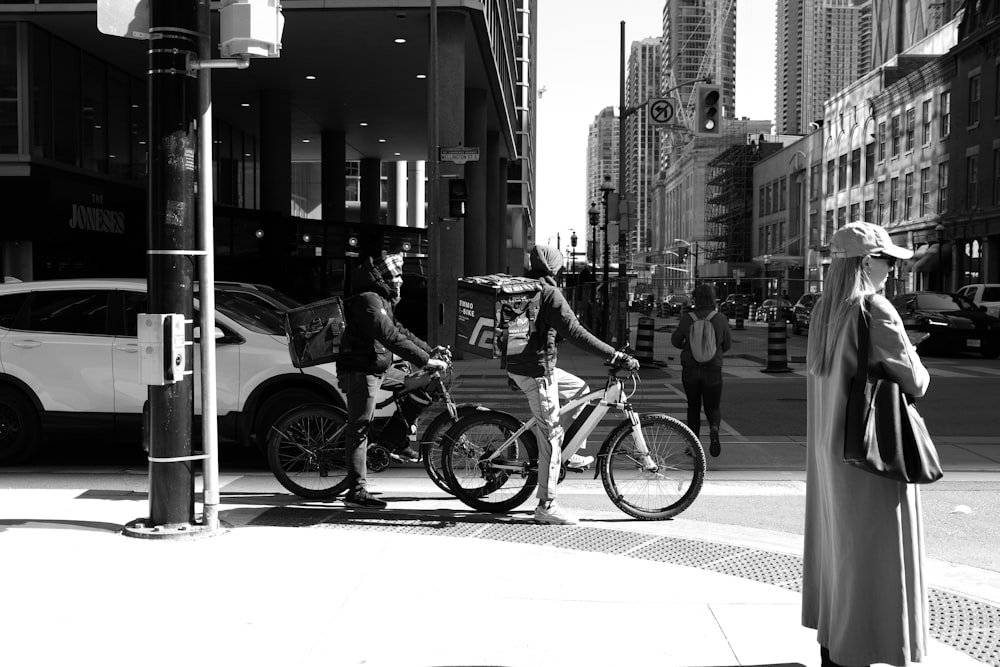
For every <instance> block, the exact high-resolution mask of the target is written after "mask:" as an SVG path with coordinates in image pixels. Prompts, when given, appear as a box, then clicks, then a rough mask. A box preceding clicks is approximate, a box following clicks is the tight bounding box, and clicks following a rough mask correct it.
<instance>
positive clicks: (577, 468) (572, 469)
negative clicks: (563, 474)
mask: <svg viewBox="0 0 1000 667" xmlns="http://www.w3.org/2000/svg"><path fill="white" fill-rule="evenodd" d="M588 468H590V466H589V465H586V466H566V471H567V472H583V471H585V470H587V469H588Z"/></svg>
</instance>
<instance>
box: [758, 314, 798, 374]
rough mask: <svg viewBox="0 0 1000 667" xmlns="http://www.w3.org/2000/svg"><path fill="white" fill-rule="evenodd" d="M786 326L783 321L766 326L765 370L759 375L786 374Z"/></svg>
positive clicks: (769, 323)
mask: <svg viewBox="0 0 1000 667" xmlns="http://www.w3.org/2000/svg"><path fill="white" fill-rule="evenodd" d="M787 346H788V326H787V325H786V324H785V322H784V320H781V321H778V322H768V324H767V368H762V369H760V372H761V373H788V372H790V371H791V370H792V369H791V368H789V367H788V349H787Z"/></svg>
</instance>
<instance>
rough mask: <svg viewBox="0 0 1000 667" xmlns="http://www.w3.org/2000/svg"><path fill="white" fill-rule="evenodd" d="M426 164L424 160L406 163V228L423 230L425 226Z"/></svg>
mask: <svg viewBox="0 0 1000 667" xmlns="http://www.w3.org/2000/svg"><path fill="white" fill-rule="evenodd" d="M426 164H427V163H426V162H425V161H424V160H414V161H412V162H407V163H406V225H407V226H408V227H419V228H421V229H423V228H424V227H426V226H427V219H426V217H425V214H426V213H427V210H426V206H427V199H426V197H425V196H424V195H425V194H426V188H427V182H426V177H425V173H424V167H425V165H426Z"/></svg>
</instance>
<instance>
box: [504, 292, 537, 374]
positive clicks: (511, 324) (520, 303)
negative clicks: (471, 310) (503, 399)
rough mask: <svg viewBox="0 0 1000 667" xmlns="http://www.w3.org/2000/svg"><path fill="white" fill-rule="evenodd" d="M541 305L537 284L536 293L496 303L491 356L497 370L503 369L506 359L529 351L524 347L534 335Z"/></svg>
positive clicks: (513, 296)
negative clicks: (495, 359) (496, 360)
mask: <svg viewBox="0 0 1000 667" xmlns="http://www.w3.org/2000/svg"><path fill="white" fill-rule="evenodd" d="M541 303H542V286H541V283H539V285H538V290H536V291H531V292H521V293H518V294H513V295H510V296H507V297H505V298H503V299H497V304H496V319H495V322H496V324H495V325H494V328H493V345H494V352H495V353H496V354H498V355H499V357H500V368H507V360H508V359H510V358H512V357H516V356H518V355H520V354H523V353H524V352H526V351H530V350H529V349H528V343H529V342H530V341H531V337H532V336H534V335H535V320H536V319H537V318H538V311H539V310H540V308H541Z"/></svg>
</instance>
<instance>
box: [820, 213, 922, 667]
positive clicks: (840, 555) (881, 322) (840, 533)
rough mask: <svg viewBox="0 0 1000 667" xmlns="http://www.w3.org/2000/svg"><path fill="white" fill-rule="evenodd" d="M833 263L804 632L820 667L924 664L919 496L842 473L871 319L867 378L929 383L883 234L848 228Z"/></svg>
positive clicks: (912, 385) (893, 248)
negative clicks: (891, 282)
mask: <svg viewBox="0 0 1000 667" xmlns="http://www.w3.org/2000/svg"><path fill="white" fill-rule="evenodd" d="M830 255H831V258H832V261H831V263H830V268H829V271H828V272H827V276H826V280H825V281H824V283H823V296H822V297H820V299H819V300H818V301H817V302H816V305H815V306H814V307H813V311H812V320H811V322H810V323H809V347H808V351H807V355H806V364H807V366H808V370H809V375H808V378H807V380H806V387H807V390H806V395H807V400H808V403H807V405H808V416H807V427H806V432H807V435H806V514H805V548H804V556H803V569H802V624H803V625H804V626H806V627H808V628H815V629H816V630H817V633H816V635H817V639H818V641H819V644H820V654H821V656H822V661H823V663H822V664H823V667H837V666H838V665H854V666H856V665H870V664H871V663H886V664H889V665H899V666H902V665H909V664H910V662H911V661H912V662H920V661H921V660H922V659H923V658H924V656H925V655H926V654H927V622H928V611H927V594H926V593H927V592H926V588H925V585H924V535H923V523H922V518H921V512H920V487H919V486H916V485H913V484H904V483H902V482H896V481H893V480H890V479H887V478H884V477H878V476H876V475H872V474H870V473H867V472H865V471H863V470H860V469H858V468H855V467H853V466H850V465H847V464H845V463H844V421H845V418H846V413H847V397H848V394H849V393H850V392H849V389H850V385H851V380H852V379H853V377H854V374H855V370H856V368H857V363H858V340H857V322H858V317H859V316H860V315H861V312H862V311H863V310H867V311H868V315H869V317H870V324H869V335H870V342H869V351H868V355H869V360H868V365H869V370H868V372H869V373H876V372H878V373H884V374H885V375H887V376H889V377H890V378H891V379H892V380H893V381H895V382H897V383H898V384H899V386H900V387H901V388H902V390H903V391H904V392H906V393H908V394H910V395H912V396H922V395H923V394H924V392H925V391H927V385H928V384H929V382H930V377H929V375H928V374H927V369H926V368H924V365H923V363H921V361H920V357H919V356H917V352H916V349H915V348H914V347H913V345H912V344H911V343H910V340H909V338H908V337H907V334H906V330H905V329H904V328H903V322H902V320H901V319H900V317H899V314H898V313H897V312H896V309H895V308H893V306H892V305H891V304H890V303H889V301H888V300H887V299H886V298H885V297H884V296H882V294H881V292H882V290H883V288H884V287H885V282H886V278H887V277H888V275H889V272H890V271H891V270H892V266H893V264H894V263H895V261H896V260H897V259H908V258H909V257H911V256H912V255H913V252H912V251H910V250H907V249H905V248H901V247H899V246H897V245H894V244H893V242H892V240H891V239H890V238H889V234H888V233H887V232H886V231H885V230H884V229H883V228H882V227H880V226H878V225H873V224H870V223H867V222H853V223H850V224H847V225H845V226H844V227H841V228H840V229H839V230H838V231H837V233H836V234H834V235H833V238H832V239H831V242H830Z"/></svg>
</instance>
